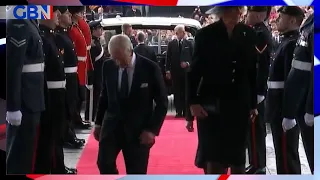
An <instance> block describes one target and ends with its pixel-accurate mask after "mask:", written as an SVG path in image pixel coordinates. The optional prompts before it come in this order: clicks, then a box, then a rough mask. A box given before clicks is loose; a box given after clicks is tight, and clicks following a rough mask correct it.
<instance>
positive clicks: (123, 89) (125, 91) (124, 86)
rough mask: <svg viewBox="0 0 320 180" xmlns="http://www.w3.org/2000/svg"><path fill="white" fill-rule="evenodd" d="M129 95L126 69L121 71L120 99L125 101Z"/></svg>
mask: <svg viewBox="0 0 320 180" xmlns="http://www.w3.org/2000/svg"><path fill="white" fill-rule="evenodd" d="M128 95H129V78H128V71H127V68H124V69H123V72H122V76H121V87H120V97H121V99H126V98H127V97H128Z"/></svg>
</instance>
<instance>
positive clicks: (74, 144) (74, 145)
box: [64, 139, 85, 149]
mask: <svg viewBox="0 0 320 180" xmlns="http://www.w3.org/2000/svg"><path fill="white" fill-rule="evenodd" d="M84 143H85V140H84V139H73V140H70V141H67V142H65V143H64V147H65V148H68V149H80V148H81V147H83V145H84Z"/></svg>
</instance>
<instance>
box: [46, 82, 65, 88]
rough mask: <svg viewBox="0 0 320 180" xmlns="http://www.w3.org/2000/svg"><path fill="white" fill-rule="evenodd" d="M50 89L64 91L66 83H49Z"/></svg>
mask: <svg viewBox="0 0 320 180" xmlns="http://www.w3.org/2000/svg"><path fill="white" fill-rule="evenodd" d="M47 86H48V89H64V88H66V81H47Z"/></svg>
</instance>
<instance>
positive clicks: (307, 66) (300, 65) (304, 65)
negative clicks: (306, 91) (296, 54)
mask: <svg viewBox="0 0 320 180" xmlns="http://www.w3.org/2000/svg"><path fill="white" fill-rule="evenodd" d="M291 66H292V67H293V68H295V69H298V70H301V71H311V68H312V64H311V63H309V62H303V61H298V60H295V59H294V60H293V61H292V64H291Z"/></svg>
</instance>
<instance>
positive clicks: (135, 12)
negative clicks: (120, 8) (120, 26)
mask: <svg viewBox="0 0 320 180" xmlns="http://www.w3.org/2000/svg"><path fill="white" fill-rule="evenodd" d="M141 16H142V14H141V11H140V10H139V9H138V6H131V8H130V9H128V10H127V12H126V17H141Z"/></svg>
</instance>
